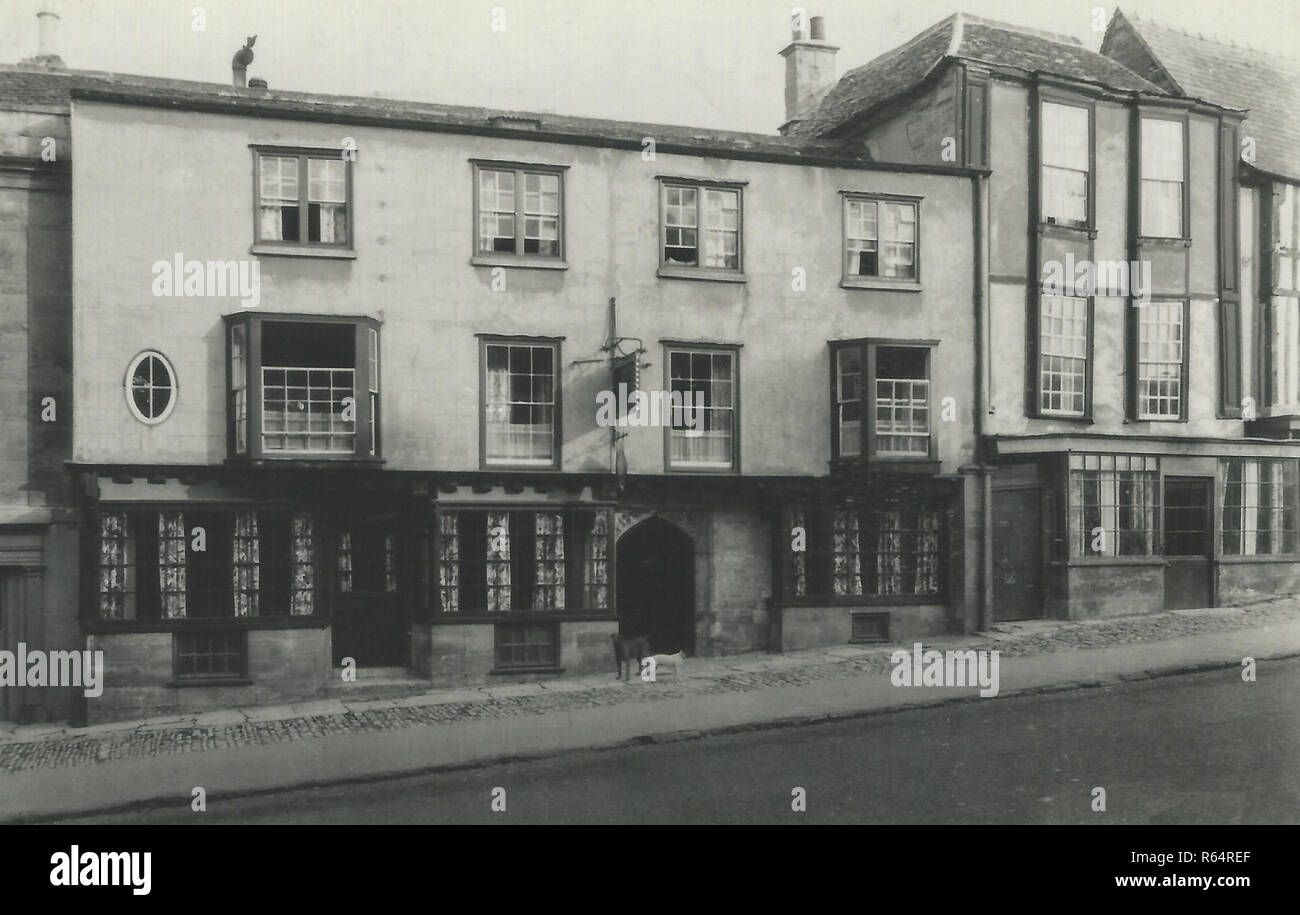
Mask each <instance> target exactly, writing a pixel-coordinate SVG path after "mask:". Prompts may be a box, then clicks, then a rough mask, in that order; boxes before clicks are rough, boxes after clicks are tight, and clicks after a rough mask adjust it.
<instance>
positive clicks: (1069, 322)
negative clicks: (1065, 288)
mask: <svg viewBox="0 0 1300 915" xmlns="http://www.w3.org/2000/svg"><path fill="white" fill-rule="evenodd" d="M1088 319H1089V306H1088V300H1087V299H1086V298H1082V297H1080V296H1063V295H1042V296H1041V297H1040V304H1039V313H1038V342H1039V349H1038V412H1040V413H1044V414H1051V415H1058V416H1084V415H1085V414H1086V409H1087V388H1088V352H1089V345H1088V338H1089V327H1088Z"/></svg>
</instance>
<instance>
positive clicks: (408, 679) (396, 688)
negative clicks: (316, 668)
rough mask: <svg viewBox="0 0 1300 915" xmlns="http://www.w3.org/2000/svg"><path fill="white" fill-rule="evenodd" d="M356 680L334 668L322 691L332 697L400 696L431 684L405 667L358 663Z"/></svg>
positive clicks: (425, 690)
mask: <svg viewBox="0 0 1300 915" xmlns="http://www.w3.org/2000/svg"><path fill="white" fill-rule="evenodd" d="M356 674H357V678H356V680H352V681H348V680H344V679H343V668H341V667H336V668H334V673H333V676H331V677H330V682H329V683H327V684H326V685H325V686H323V687H322V688H321V690H320V692H321V695H323V696H328V697H330V698H334V699H400V698H402V697H404V696H414V695H418V694H419V693H423V692H427V691H428V690H430V689H432V688H433V684H432V683H431V682H430V681H429V680H428V679H426V678H424V677H421V676H419V675H417V674H414V673H412V672H411V671H409V670H408V669H406V668H405V667H358V668H357V669H356Z"/></svg>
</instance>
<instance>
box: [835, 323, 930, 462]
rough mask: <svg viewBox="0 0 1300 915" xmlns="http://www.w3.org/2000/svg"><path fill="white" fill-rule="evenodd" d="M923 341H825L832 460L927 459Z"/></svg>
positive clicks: (927, 393)
mask: <svg viewBox="0 0 1300 915" xmlns="http://www.w3.org/2000/svg"><path fill="white" fill-rule="evenodd" d="M931 345H932V344H929V343H919V342H918V343H917V344H906V345H905V344H901V343H899V344H895V343H885V342H876V341H869V340H867V341H863V340H853V341H844V342H839V341H834V342H832V343H831V363H832V370H833V373H834V377H833V379H832V384H833V389H832V408H833V409H832V420H831V422H832V427H833V428H832V432H831V437H832V442H831V446H832V448H831V453H832V457H833V459H835V460H860V459H862V458H864V457H865V458H872V459H876V460H900V459H901V460H907V459H911V460H932V459H934V456H935V442H934V435H933V432H932V426H931V416H930V414H931V403H930V349H931Z"/></svg>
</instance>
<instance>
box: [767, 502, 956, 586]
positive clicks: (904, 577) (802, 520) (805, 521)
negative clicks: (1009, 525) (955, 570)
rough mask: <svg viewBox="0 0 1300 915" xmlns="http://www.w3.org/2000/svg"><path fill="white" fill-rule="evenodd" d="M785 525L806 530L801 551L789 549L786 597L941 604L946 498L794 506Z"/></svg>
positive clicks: (947, 515) (946, 533)
mask: <svg viewBox="0 0 1300 915" xmlns="http://www.w3.org/2000/svg"><path fill="white" fill-rule="evenodd" d="M789 522H790V529H791V530H796V529H801V530H803V531H804V533H805V544H804V545H805V549H804V550H803V551H795V552H792V553H791V554H790V556H791V563H790V568H789V574H788V575H787V587H786V593H787V596H789V597H791V598H794V599H799V600H803V601H804V602H809V601H814V600H828V601H835V602H840V603H843V602H864V603H868V602H875V603H890V602H893V601H897V600H900V599H904V600H910V601H912V602H915V601H916V600H924V601H931V600H933V601H940V600H942V599H943V598H944V595H945V594H946V590H947V581H946V575H945V563H946V561H947V560H946V557H947V555H948V536H949V526H950V506H949V503H948V502H947V501H945V500H937V499H933V498H917V499H914V500H913V499H909V500H906V501H904V500H898V501H894V502H882V503H880V504H878V505H874V506H862V505H853V504H844V505H839V506H811V505H810V506H795V507H793V508H791V509H790V513H789Z"/></svg>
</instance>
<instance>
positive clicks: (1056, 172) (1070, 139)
mask: <svg viewBox="0 0 1300 915" xmlns="http://www.w3.org/2000/svg"><path fill="white" fill-rule="evenodd" d="M1042 114H1043V117H1042V181H1041V184H1040V195H1041V198H1042V219H1043V222H1045V223H1052V224H1054V225H1063V226H1086V225H1088V190H1089V184H1090V182H1091V168H1090V166H1089V162H1090V159H1091V149H1090V146H1091V131H1090V129H1089V123H1088V121H1089V110H1088V109H1087V108H1082V107H1079V106H1078V105H1062V104H1058V103H1056V102H1043V109H1042Z"/></svg>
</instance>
